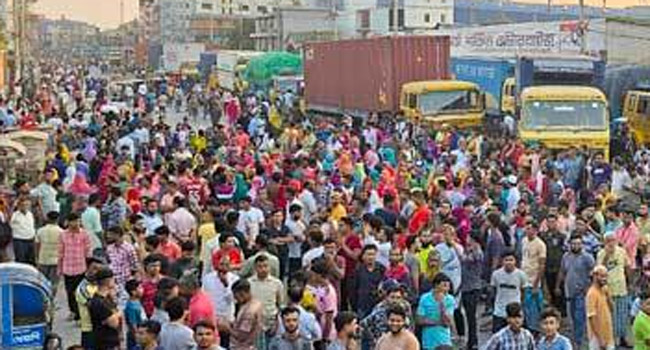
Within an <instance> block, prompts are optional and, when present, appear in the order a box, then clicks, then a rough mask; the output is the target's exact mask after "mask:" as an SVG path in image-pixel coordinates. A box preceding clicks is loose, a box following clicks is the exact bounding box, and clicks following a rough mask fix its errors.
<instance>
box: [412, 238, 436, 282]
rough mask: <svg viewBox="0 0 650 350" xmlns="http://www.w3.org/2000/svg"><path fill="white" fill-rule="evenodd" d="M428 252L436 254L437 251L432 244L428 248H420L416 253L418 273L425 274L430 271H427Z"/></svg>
mask: <svg viewBox="0 0 650 350" xmlns="http://www.w3.org/2000/svg"><path fill="white" fill-rule="evenodd" d="M429 254H438V252H437V251H436V250H435V249H434V247H433V244H432V245H431V246H429V247H428V248H422V249H420V251H419V252H418V253H417V254H416V257H417V259H418V262H419V263H420V274H423V275H426V274H428V273H429V272H431V271H429V261H428V260H429Z"/></svg>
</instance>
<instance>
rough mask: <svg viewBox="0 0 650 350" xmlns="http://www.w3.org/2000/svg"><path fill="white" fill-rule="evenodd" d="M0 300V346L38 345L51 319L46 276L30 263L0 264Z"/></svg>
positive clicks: (32, 349)
mask: <svg viewBox="0 0 650 350" xmlns="http://www.w3.org/2000/svg"><path fill="white" fill-rule="evenodd" d="M0 303H1V304H0V310H1V311H0V349H3V350H13V349H16V350H18V349H20V350H37V349H38V350H40V349H42V348H43V343H44V341H45V337H46V335H47V333H48V332H49V329H50V325H51V321H52V320H51V308H52V305H53V303H52V287H51V285H50V282H49V281H48V280H47V278H46V277H45V276H43V274H41V273H40V272H39V271H38V270H37V269H36V268H34V267H33V266H31V265H27V264H21V263H13V262H11V263H2V264H0Z"/></svg>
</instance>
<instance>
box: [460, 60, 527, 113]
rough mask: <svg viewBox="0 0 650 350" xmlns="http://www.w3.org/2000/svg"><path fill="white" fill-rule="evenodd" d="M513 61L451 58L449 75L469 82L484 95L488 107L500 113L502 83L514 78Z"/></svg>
mask: <svg viewBox="0 0 650 350" xmlns="http://www.w3.org/2000/svg"><path fill="white" fill-rule="evenodd" d="M514 72H515V60H510V59H502V58H484V57H452V59H451V75H452V77H453V79H455V80H462V81H469V82H472V83H475V84H477V85H478V86H480V88H481V90H482V91H483V92H485V93H486V95H487V96H488V100H489V99H492V100H493V103H488V107H492V106H490V105H493V106H494V107H492V109H496V111H497V112H501V111H500V109H501V105H502V103H501V101H502V97H503V96H502V92H503V83H504V82H505V81H506V80H507V79H508V78H512V77H513V76H514V74H515V73H514Z"/></svg>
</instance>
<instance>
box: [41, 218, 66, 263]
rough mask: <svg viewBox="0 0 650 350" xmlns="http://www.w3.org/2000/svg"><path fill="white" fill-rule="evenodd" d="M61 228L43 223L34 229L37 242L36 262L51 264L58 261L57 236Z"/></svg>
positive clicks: (59, 234)
mask: <svg viewBox="0 0 650 350" xmlns="http://www.w3.org/2000/svg"><path fill="white" fill-rule="evenodd" d="M61 232H63V229H62V228H60V227H59V225H45V226H43V227H41V228H39V229H38V231H36V242H37V243H39V251H38V264H39V265H46V266H52V265H56V264H58V262H59V237H60V236H61Z"/></svg>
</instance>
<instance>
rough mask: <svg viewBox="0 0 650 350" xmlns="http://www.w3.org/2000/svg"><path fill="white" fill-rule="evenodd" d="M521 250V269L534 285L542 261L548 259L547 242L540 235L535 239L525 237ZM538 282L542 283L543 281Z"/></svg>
mask: <svg viewBox="0 0 650 350" xmlns="http://www.w3.org/2000/svg"><path fill="white" fill-rule="evenodd" d="M521 252H522V260H521V269H522V270H523V271H524V272H525V273H526V276H528V283H530V284H531V285H532V284H533V282H535V278H536V277H537V276H538V275H539V272H540V271H539V270H540V269H541V268H542V263H540V261H546V244H544V241H542V240H541V238H539V237H535V238H534V239H533V240H529V239H528V237H524V239H523V241H522V249H521ZM537 282H538V283H541V282H542V281H537ZM533 287H537V286H533Z"/></svg>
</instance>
